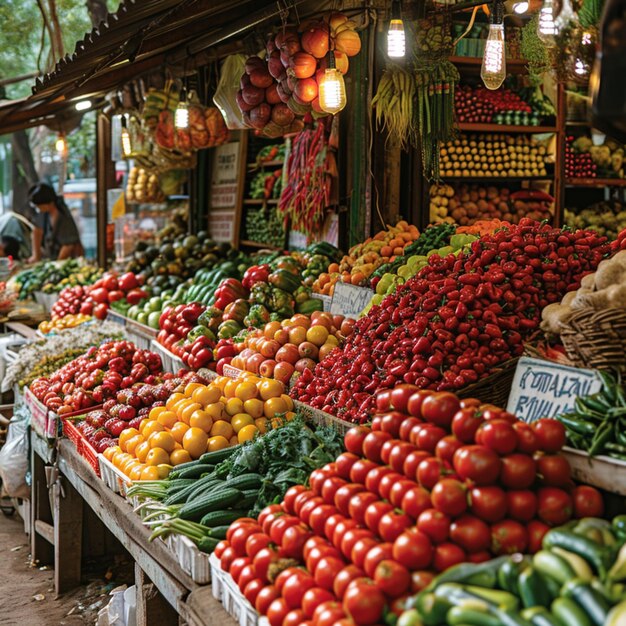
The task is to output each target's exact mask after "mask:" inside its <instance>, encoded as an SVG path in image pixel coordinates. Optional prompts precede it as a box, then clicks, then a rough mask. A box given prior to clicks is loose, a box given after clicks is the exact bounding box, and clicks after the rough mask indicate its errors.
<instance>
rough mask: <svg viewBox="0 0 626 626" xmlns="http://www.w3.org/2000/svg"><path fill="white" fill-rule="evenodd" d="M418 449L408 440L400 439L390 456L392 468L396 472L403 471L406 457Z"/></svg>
mask: <svg viewBox="0 0 626 626" xmlns="http://www.w3.org/2000/svg"><path fill="white" fill-rule="evenodd" d="M416 451H417V449H416V447H415V446H414V445H413V444H411V443H407V442H406V441H399V442H398V443H397V444H396V445H395V446H394V447H393V450H392V451H391V455H390V456H389V461H388V462H389V465H390V466H391V469H392V470H394V471H396V472H399V473H402V472H403V471H404V462H405V460H406V458H407V457H408V456H409V454H411V453H412V452H416Z"/></svg>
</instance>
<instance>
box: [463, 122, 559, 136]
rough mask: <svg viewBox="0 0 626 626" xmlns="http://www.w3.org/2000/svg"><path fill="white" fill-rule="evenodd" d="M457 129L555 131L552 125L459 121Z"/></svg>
mask: <svg viewBox="0 0 626 626" xmlns="http://www.w3.org/2000/svg"><path fill="white" fill-rule="evenodd" d="M458 127H459V130H462V131H467V132H473V133H491V132H494V133H556V127H554V126H509V125H507V124H471V123H469V122H461V123H459V124H458Z"/></svg>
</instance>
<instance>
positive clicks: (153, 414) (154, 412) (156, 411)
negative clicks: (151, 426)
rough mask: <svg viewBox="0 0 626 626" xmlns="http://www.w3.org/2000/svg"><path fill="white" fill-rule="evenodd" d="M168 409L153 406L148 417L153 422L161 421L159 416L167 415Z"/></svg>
mask: <svg viewBox="0 0 626 626" xmlns="http://www.w3.org/2000/svg"><path fill="white" fill-rule="evenodd" d="M167 410H168V409H166V408H165V407H164V406H153V407H152V408H151V409H150V413H148V417H149V418H150V419H151V420H158V419H159V415H161V413H165V411H167Z"/></svg>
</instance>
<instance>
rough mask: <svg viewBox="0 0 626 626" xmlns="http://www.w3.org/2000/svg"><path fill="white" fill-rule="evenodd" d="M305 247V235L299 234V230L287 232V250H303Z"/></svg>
mask: <svg viewBox="0 0 626 626" xmlns="http://www.w3.org/2000/svg"><path fill="white" fill-rule="evenodd" d="M306 247H307V236H306V234H305V233H301V232H300V231H299V230H290V231H289V249H290V250H303V249H304V248H306Z"/></svg>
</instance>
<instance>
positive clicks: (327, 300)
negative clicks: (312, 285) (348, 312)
mask: <svg viewBox="0 0 626 626" xmlns="http://www.w3.org/2000/svg"><path fill="white" fill-rule="evenodd" d="M311 298H316V299H317V300H321V301H322V302H323V304H324V311H330V304H331V302H332V301H333V299H332V296H326V295H324V294H322V293H312V294H311Z"/></svg>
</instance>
